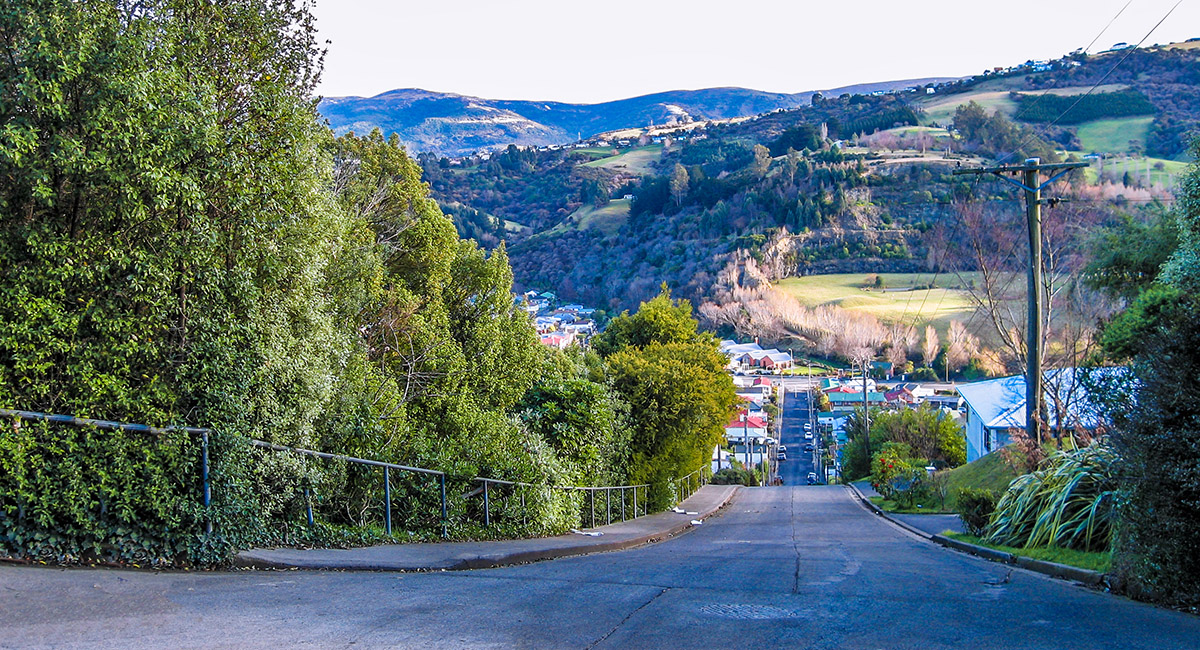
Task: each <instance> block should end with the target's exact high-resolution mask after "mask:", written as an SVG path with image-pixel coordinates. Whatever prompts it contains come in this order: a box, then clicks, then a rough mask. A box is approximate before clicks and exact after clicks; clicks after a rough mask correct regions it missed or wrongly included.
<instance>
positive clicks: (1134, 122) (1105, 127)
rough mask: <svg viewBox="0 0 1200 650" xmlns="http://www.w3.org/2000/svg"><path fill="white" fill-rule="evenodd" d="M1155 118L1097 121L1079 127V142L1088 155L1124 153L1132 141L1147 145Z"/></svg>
mask: <svg viewBox="0 0 1200 650" xmlns="http://www.w3.org/2000/svg"><path fill="white" fill-rule="evenodd" d="M1153 121H1154V118H1153V117H1123V118H1119V119H1114V120H1095V121H1093V122H1084V123H1083V124H1080V125H1079V131H1078V135H1079V142H1080V144H1081V145H1082V146H1083V149H1084V151H1086V152H1088V153H1124V152H1126V151H1129V143H1130V141H1134V142H1138V143H1140V144H1141V145H1145V144H1146V134H1147V133H1148V132H1149V131H1150V123H1151V122H1153Z"/></svg>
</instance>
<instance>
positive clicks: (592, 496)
mask: <svg viewBox="0 0 1200 650" xmlns="http://www.w3.org/2000/svg"><path fill="white" fill-rule="evenodd" d="M588 503H589V504H590V507H591V511H592V515H591V517H589V518H588V528H595V527H596V491H595V490H593V489H589V490H588Z"/></svg>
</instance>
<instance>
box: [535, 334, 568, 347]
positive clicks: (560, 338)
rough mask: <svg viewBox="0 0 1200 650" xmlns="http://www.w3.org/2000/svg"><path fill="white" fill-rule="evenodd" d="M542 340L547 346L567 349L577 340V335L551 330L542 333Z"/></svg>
mask: <svg viewBox="0 0 1200 650" xmlns="http://www.w3.org/2000/svg"><path fill="white" fill-rule="evenodd" d="M541 340H542V345H544V346H546V347H549V348H558V349H559V350H565V349H567V347H568V346H570V345H571V343H573V342H574V341H575V336H574V335H572V334H566V333H563V332H551V333H549V334H542V336H541Z"/></svg>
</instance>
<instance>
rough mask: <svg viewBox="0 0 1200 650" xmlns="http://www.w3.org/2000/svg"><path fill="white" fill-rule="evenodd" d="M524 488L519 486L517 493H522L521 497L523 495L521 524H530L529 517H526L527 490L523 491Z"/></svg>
mask: <svg viewBox="0 0 1200 650" xmlns="http://www.w3.org/2000/svg"><path fill="white" fill-rule="evenodd" d="M523 487H524V486H521V485H518V486H517V491H518V492H519V493H520V495H521V522H522V523H528V522H529V517H527V516H526V514H525V490H524V489H522V488H523Z"/></svg>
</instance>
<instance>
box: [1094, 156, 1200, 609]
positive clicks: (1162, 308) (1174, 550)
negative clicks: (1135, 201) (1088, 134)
mask: <svg viewBox="0 0 1200 650" xmlns="http://www.w3.org/2000/svg"><path fill="white" fill-rule="evenodd" d="M1197 146H1200V145H1197ZM1194 150H1195V149H1194ZM1181 186H1182V192H1181V195H1180V201H1179V203H1178V205H1177V213H1176V218H1177V219H1178V231H1179V248H1178V249H1177V250H1176V251H1175V252H1174V253H1173V254H1172V256H1171V258H1170V259H1169V260H1168V261H1167V264H1166V265H1165V268H1164V272H1163V274H1162V276H1161V279H1162V280H1163V281H1164V284H1165V286H1158V285H1152V286H1151V287H1149V288H1148V289H1146V290H1145V291H1143V293H1142V294H1141V296H1140V297H1139V298H1138V299H1137V300H1136V301H1135V302H1134V303H1133V305H1131V307H1130V308H1129V309H1128V310H1126V311H1125V312H1124V313H1122V314H1121V315H1119V316H1117V317H1116V318H1115V319H1114V320H1113V322H1112V323H1110V324H1109V325H1108V326H1107V327H1106V328H1105V332H1104V339H1105V341H1104V342H1105V347H1106V349H1107V350H1108V352H1109V354H1110V355H1111V356H1112V357H1113V358H1115V359H1118V360H1124V359H1129V360H1131V361H1132V364H1131V369H1132V372H1131V373H1130V374H1129V375H1127V376H1125V377H1124V381H1122V382H1119V385H1118V386H1106V387H1105V388H1108V389H1109V390H1107V391H1106V392H1100V393H1097V394H1101V395H1108V396H1109V397H1110V399H1109V403H1108V408H1109V412H1110V413H1111V414H1112V415H1113V416H1114V418H1115V420H1116V431H1115V432H1114V434H1113V436H1112V441H1113V444H1114V446H1115V448H1116V450H1117V452H1118V453H1119V455H1120V457H1121V459H1122V462H1123V464H1124V466H1123V468H1122V472H1121V474H1122V475H1123V476H1126V477H1129V479H1131V480H1128V481H1127V482H1126V483H1125V485H1126V490H1127V494H1126V497H1125V498H1126V504H1125V506H1124V507H1123V508H1121V510H1120V516H1121V518H1122V525H1121V526H1119V527H1118V530H1119V537H1118V540H1117V553H1116V565H1117V566H1118V567H1119V568H1120V570H1121V571H1123V572H1124V573H1125V574H1126V576H1127V577H1129V578H1130V579H1131V580H1132V581H1133V582H1134V583H1135V584H1136V585H1138V586H1140V591H1141V592H1142V593H1145V594H1148V595H1151V596H1154V597H1157V598H1161V599H1164V600H1168V601H1171V602H1175V603H1179V604H1186V605H1193V606H1194V605H1196V604H1198V603H1200V556H1198V555H1197V554H1196V553H1195V540H1196V539H1197V536H1198V535H1200V424H1198V422H1200V420H1198V418H1197V407H1196V405H1197V404H1198V403H1200V384H1198V383H1197V382H1196V377H1197V376H1200V348H1197V346H1196V341H1197V340H1200V299H1198V298H1197V295H1198V294H1200V292H1198V289H1200V282H1197V278H1198V276H1200V272H1198V271H1197V261H1198V259H1200V234H1198V233H1200V226H1198V224H1200V167H1198V166H1197V165H1196V164H1193V165H1192V166H1191V167H1190V168H1189V170H1188V172H1187V175H1186V176H1185V178H1184V180H1183V182H1182V184H1181ZM1091 392H1096V391H1091Z"/></svg>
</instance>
